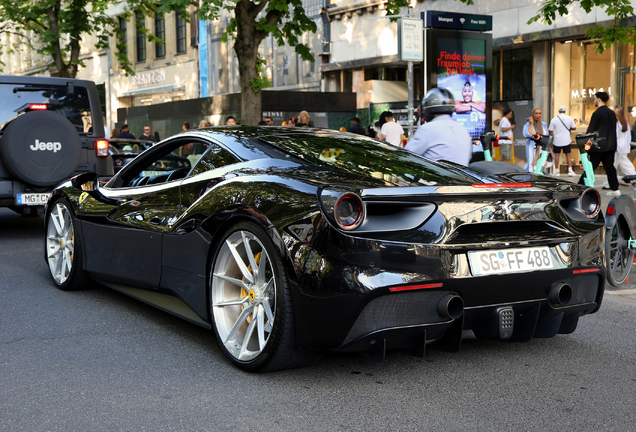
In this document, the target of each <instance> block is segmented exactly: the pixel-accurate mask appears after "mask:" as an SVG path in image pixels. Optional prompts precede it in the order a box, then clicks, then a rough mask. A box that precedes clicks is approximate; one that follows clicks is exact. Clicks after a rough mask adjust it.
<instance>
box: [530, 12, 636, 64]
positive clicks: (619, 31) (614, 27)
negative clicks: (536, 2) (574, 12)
mask: <svg viewBox="0 0 636 432" xmlns="http://www.w3.org/2000/svg"><path fill="white" fill-rule="evenodd" d="M577 3H578V4H579V5H580V7H581V8H582V9H583V10H584V11H585V12H586V13H590V12H591V11H592V8H593V7H595V6H598V7H599V8H601V9H603V10H604V11H605V13H607V15H609V16H611V17H613V18H614V19H613V20H612V21H611V22H609V23H604V24H596V25H594V26H592V27H591V28H590V29H588V30H587V32H586V33H585V36H586V37H588V38H590V39H597V40H598V43H597V45H596V50H597V51H598V52H601V53H602V52H603V51H604V50H605V49H607V48H610V47H611V46H612V44H613V43H615V42H623V43H632V44H636V29H634V28H633V27H626V26H624V25H622V24H621V22H622V20H624V19H626V18H630V17H633V16H634V8H633V7H632V5H631V2H630V0H544V1H543V5H542V6H541V8H540V9H539V13H538V14H537V15H535V16H533V17H532V18H530V20H529V21H528V24H530V23H533V22H536V21H539V22H542V23H545V24H552V22H553V21H554V20H555V19H556V16H557V14H559V16H564V15H567V14H568V13H569V11H568V7H570V6H575V5H576V4H577Z"/></svg>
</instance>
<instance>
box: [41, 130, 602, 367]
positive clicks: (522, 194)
mask: <svg viewBox="0 0 636 432" xmlns="http://www.w3.org/2000/svg"><path fill="white" fill-rule="evenodd" d="M193 142H194V143H196V144H197V145H199V148H200V149H202V151H203V154H202V156H198V159H197V160H195V161H194V163H193V164H192V165H193V168H192V169H187V170H175V171H173V172H171V173H169V174H157V173H156V172H154V171H152V170H147V171H144V170H142V169H141V168H142V167H144V166H149V165H150V164H154V163H156V160H157V159H161V157H164V156H165V155H168V154H170V152H172V153H174V152H176V151H177V150H178V149H179V148H181V147H182V146H184V144H185V143H189V144H188V145H190V144H191V143H193ZM160 154H163V155H164V156H161V157H159V156H158V155H160ZM144 173H145V174H148V175H143V174H144ZM139 179H142V180H139ZM82 187H84V186H82V181H79V180H78V181H74V183H73V182H70V181H69V182H67V183H65V184H63V185H61V186H60V187H58V188H57V189H56V190H55V191H54V195H53V197H52V198H51V201H49V206H48V209H47V215H48V217H47V220H46V221H47V224H50V223H51V218H50V215H51V211H52V209H53V208H54V206H55V204H56V203H64V205H67V206H68V208H69V209H70V212H71V213H72V219H73V221H74V223H75V227H76V228H75V238H76V239H77V240H76V241H75V244H74V247H75V249H76V252H77V250H79V251H80V252H81V255H80V256H81V261H78V262H76V263H74V265H76V264H77V266H79V265H80V264H81V268H80V269H81V270H82V271H83V272H85V273H86V274H87V275H88V276H89V277H90V278H92V279H93V280H96V281H99V282H101V283H103V284H105V285H107V286H110V287H112V288H115V289H118V290H120V291H122V292H125V293H127V294H129V295H131V296H134V297H136V298H139V299H141V300H143V301H145V302H148V303H151V304H153V305H156V306H158V307H160V308H161V309H164V310H166V311H168V312H171V313H173V314H176V315H179V316H181V317H183V318H185V319H187V320H189V321H191V322H194V323H196V324H199V325H201V326H204V327H208V328H214V326H215V324H214V322H215V321H214V319H215V318H214V314H213V309H214V307H215V306H212V305H211V304H212V303H213V300H212V299H211V286H212V285H214V284H213V281H212V280H213V279H215V278H216V276H214V274H216V273H214V272H216V271H217V270H216V269H217V267H216V264H217V263H215V259H216V257H220V256H221V255H219V254H220V252H218V251H219V248H220V245H219V243H223V241H224V238H229V237H227V235H228V234H227V233H231V232H232V227H234V226H241V227H248V228H241V230H244V231H240V232H241V233H243V232H248V233H249V232H253V233H254V234H255V236H256V237H258V238H259V239H260V240H261V243H263V244H264V245H265V246H267V245H266V243H267V244H269V242H271V245H272V248H275V250H276V253H277V254H279V255H280V270H274V272H275V273H276V272H277V274H278V275H279V276H280V277H281V278H284V279H285V281H286V282H285V283H284V286H285V287H287V288H288V292H289V303H288V305H287V307H288V310H287V312H286V315H284V316H283V315H276V320H278V319H279V316H281V320H282V319H285V320H287V322H288V324H289V323H292V324H293V329H294V331H293V345H294V347H295V349H297V350H298V352H299V353H308V352H309V353H311V352H320V351H324V350H343V351H358V352H365V353H367V354H368V355H370V356H372V357H375V358H379V359H380V358H383V356H384V352H385V350H386V349H390V348H403V347H410V348H411V349H412V350H413V352H414V353H417V354H423V352H424V347H425V346H426V345H427V344H433V345H435V346H437V347H439V348H441V349H446V350H451V351H453V350H457V349H459V346H460V343H461V339H462V333H463V332H464V331H467V330H472V332H473V333H474V334H475V335H476V336H477V337H478V338H488V339H498V340H509V341H528V340H530V339H531V338H533V337H552V336H555V335H556V334H559V333H570V332H572V331H574V330H575V328H576V326H577V323H578V319H579V317H580V316H582V315H585V314H590V313H593V312H596V311H597V310H598V308H599V307H600V304H601V300H602V297H603V291H604V281H605V270H604V267H603V265H604V256H603V241H604V231H603V227H604V219H603V215H602V213H601V212H599V211H592V212H591V213H590V214H589V215H586V214H584V212H583V210H589V209H584V208H582V202H583V201H582V199H581V196H582V195H583V194H584V193H592V192H589V191H590V190H589V189H587V188H586V187H584V186H579V185H576V184H572V183H568V182H564V181H561V180H556V179H552V178H548V177H541V176H534V175H531V174H527V173H514V174H508V175H500V176H495V175H487V174H482V173H479V172H477V171H472V170H470V169H467V168H465V167H462V166H459V165H455V164H451V163H443V162H440V163H433V162H430V161H427V160H425V159H422V158H419V157H417V156H415V155H412V154H411V153H408V152H406V151H404V150H402V149H397V148H395V147H393V146H388V145H385V144H382V143H379V142H377V141H374V140H371V139H367V138H365V137H360V136H357V135H356V136H353V135H350V134H347V133H340V132H334V131H323V130H312V129H304V130H297V129H289V128H236V129H232V128H211V129H208V130H201V131H195V132H189V133H186V134H182V135H178V136H175V137H173V138H171V139H169V140H166V141H164V142H162V143H160V144H158V145H156V146H154V147H153V148H152V149H150V150H148V151H146V152H144V153H143V154H142V155H140V156H139V157H138V158H136V159H134V161H133V162H131V163H130V164H128V165H127V166H126V167H125V168H124V169H122V170H121V171H120V172H119V173H118V174H116V175H115V176H114V177H113V178H112V179H111V180H110V182H108V183H107V184H106V185H105V186H104V187H102V188H99V189H98V190H92V191H91V190H89V189H90V187H87V188H85V189H87V190H85V191H83V190H82ZM347 194H348V195H349V196H357V197H360V199H361V200H362V202H363V203H364V204H363V207H364V211H365V212H366V214H365V215H364V218H363V219H364V220H363V221H362V223H361V224H360V225H359V226H358V227H357V228H355V229H343V228H342V227H341V226H340V225H339V224H338V222H337V221H336V220H335V218H336V216H335V215H334V206H336V205H339V204H336V203H338V202H339V200H341V199H343V196H344V195H347ZM593 194H596V192H593ZM595 196H597V195H594V196H593V197H592V198H593V199H592V201H593V200H594V197H595ZM587 199H588V202H589V195H588V196H587ZM599 204H600V203H599ZM583 205H584V206H585V204H583ZM597 210H598V209H597ZM250 227H256V228H250ZM49 232H51V231H49ZM237 232H238V231H237ZM224 236H226V237H224ZM259 236H260V237H259ZM78 242H79V244H78ZM227 242H228V243H229V240H227ZM267 248H269V246H267ZM267 248H264V249H263V250H265V249H267ZM272 248H270V249H267V251H268V252H269V255H270V256H272V257H271V258H270V260H271V261H275V260H276V259H275V258H274V257H273V255H274V254H273V253H272V252H271V251H272V250H274V249H272ZM528 248H538V249H537V250H538V251H539V254H541V253H544V252H543V251H545V254H549V261H551V264H550V268H549V269H545V270H535V271H525V272H521V273H518V272H514V273H502V274H492V275H485V276H475V272H476V270H475V265H476V264H475V262H471V261H470V258H469V253H477V252H479V251H495V252H493V253H495V254H497V253H499V252H502V251H503V252H505V251H506V250H513V249H514V250H523V251H527V250H529V249H528ZM541 248H545V249H541ZM106 251H108V252H106ZM503 252H502V253H503ZM518 253H521V254H522V253H524V252H518ZM77 255H78V254H77V253H76V254H75V257H77ZM530 255H531V254H529V256H530ZM48 256H51V250H49V252H48V253H47V257H48ZM475 256H477V255H475ZM78 259H79V258H78ZM484 259H485V258H484ZM508 262H510V258H508ZM546 262H548V261H546ZM250 263H251V264H250V265H251V266H252V267H254V268H255V267H256V266H257V263H256V262H254V261H250ZM49 264H51V263H50V262H49ZM51 265H52V268H53V267H54V266H53V264H51ZM258 265H259V266H260V264H258ZM510 265H512V264H510ZM246 266H247V263H246ZM213 268H214V269H215V270H214V271H212V270H211V269H213ZM272 268H275V266H272ZM493 268H494V265H493ZM52 271H53V270H52ZM73 271H75V269H74V270H73ZM78 271H79V270H78ZM502 271H503V270H502ZM211 273H212V274H211ZM244 274H248V273H244ZM244 279H245V278H243V280H244ZM277 281H278V279H277ZM236 283H237V284H239V285H240V284H242V283H243V282H240V281H238V282H236ZM280 283H282V282H280ZM58 285H60V284H59V283H58ZM241 292H242V291H241ZM242 295H243V294H242ZM245 295H247V293H246V294H245ZM281 295H282V294H281ZM250 296H251V291H250ZM246 301H247V300H246ZM255 301H256V300H255ZM277 301H278V300H277ZM278 307H279V306H278V304H277V306H276V308H277V312H276V313H279V312H278ZM289 307H291V311H292V312H290V311H289ZM255 316H256V315H252V319H255V318H254V317H255ZM249 322H250V321H249V320H248V321H247V322H246V324H245V325H246V326H249V324H248V323H249ZM274 322H278V321H274ZM259 323H260V324H259V325H261V324H262V322H259ZM217 330H218V329H217ZM217 335H218V331H217ZM290 337H291V336H290ZM221 342H222V345H223V341H221ZM226 354H227V352H226ZM264 355H265V351H263V353H262V354H261V356H260V357H263V356H264ZM267 355H270V353H269V352H268V353H267ZM266 357H267V356H266ZM230 358H232V357H231V356H230ZM257 358H258V356H257ZM233 360H235V363H237V364H238V365H239V366H241V367H245V368H246V369H250V370H254V369H260V368H262V367H263V368H265V369H267V368H268V366H267V365H268V363H267V362H268V360H263V359H261V361H260V362H259V363H258V365H255V366H254V365H253V362H252V361H251V360H250V361H245V362H242V361H238V360H237V359H233ZM299 364H300V363H294V362H293V361H290V362H289V363H285V364H282V363H281V364H278V365H277V366H274V367H272V366H271V365H270V366H269V368H270V369H275V368H284V367H293V366H298V365H299ZM252 366H254V367H252Z"/></svg>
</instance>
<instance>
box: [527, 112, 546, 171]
mask: <svg viewBox="0 0 636 432" xmlns="http://www.w3.org/2000/svg"><path fill="white" fill-rule="evenodd" d="M542 116H543V112H542V111H541V108H535V109H533V110H532V115H531V116H530V117H528V120H527V121H526V124H525V125H523V136H524V137H525V138H526V161H527V162H526V164H525V166H524V169H525V170H526V171H527V172H530V173H531V172H534V166H535V165H536V164H537V160H538V159H539V152H538V151H537V150H539V149H540V148H541V147H540V146H537V141H538V140H539V136H538V135H537V134H539V135H547V134H548V127H547V126H546V124H545V122H542V121H541V117H542Z"/></svg>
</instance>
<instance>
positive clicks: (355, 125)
mask: <svg viewBox="0 0 636 432" xmlns="http://www.w3.org/2000/svg"><path fill="white" fill-rule="evenodd" d="M349 132H352V133H355V134H359V135H364V134H365V132H364V129H363V128H362V126H360V119H359V118H358V117H354V118H352V119H351V127H350V128H349Z"/></svg>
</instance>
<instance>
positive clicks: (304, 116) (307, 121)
mask: <svg viewBox="0 0 636 432" xmlns="http://www.w3.org/2000/svg"><path fill="white" fill-rule="evenodd" d="M296 126H297V127H314V122H312V121H311V117H309V113H308V112H307V111H301V112H300V114H298V121H297V122H296Z"/></svg>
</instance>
